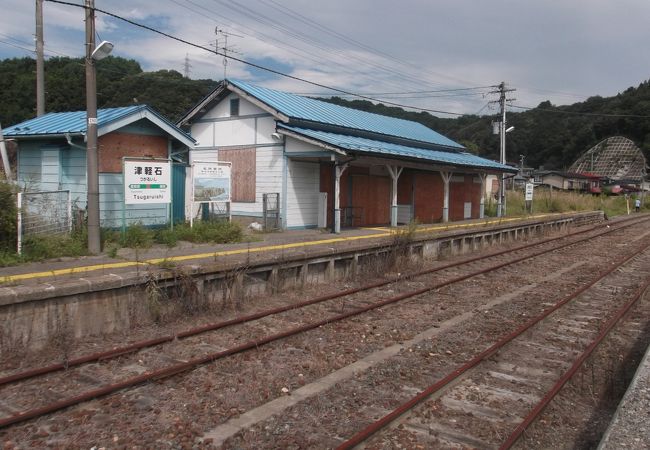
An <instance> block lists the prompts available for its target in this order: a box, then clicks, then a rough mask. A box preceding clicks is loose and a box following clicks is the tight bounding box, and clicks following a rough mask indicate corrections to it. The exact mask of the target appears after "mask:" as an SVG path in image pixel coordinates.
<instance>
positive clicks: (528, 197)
mask: <svg viewBox="0 0 650 450" xmlns="http://www.w3.org/2000/svg"><path fill="white" fill-rule="evenodd" d="M534 188H535V185H534V184H533V183H526V198H525V200H526V201H527V202H530V201H532V200H533V189H534Z"/></svg>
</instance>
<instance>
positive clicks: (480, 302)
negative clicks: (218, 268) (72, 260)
mask: <svg viewBox="0 0 650 450" xmlns="http://www.w3.org/2000/svg"><path fill="white" fill-rule="evenodd" d="M601 241H602V242H601V243H600V244H598V245H596V244H593V245H591V246H581V247H578V246H576V247H575V248H572V249H571V250H568V251H558V252H554V253H552V254H549V255H547V256H546V257H544V258H538V259H537V260H535V262H534V263H533V262H531V263H526V264H520V265H517V266H516V267H508V268H504V269H502V270H500V271H499V272H492V273H490V274H487V275H482V276H478V277H475V278H473V279H471V280H470V281H467V282H463V283H460V284H456V285H452V286H448V287H444V288H440V289H437V290H435V291H434V292H431V293H430V294H426V295H422V296H419V297H416V298H413V299H409V300H405V301H403V302H400V303H399V304H397V305H393V306H388V307H383V308H380V309H377V310H373V311H371V312H369V313H366V314H364V315H360V316H356V317H353V318H351V319H348V320H345V321H342V322H336V323H332V324H329V325H326V326H323V327H320V328H318V329H316V330H312V331H310V332H307V333H305V334H303V335H300V336H294V337H290V338H287V339H284V340H282V341H280V342H275V343H271V344H269V345H266V346H262V347H259V348H258V349H256V350H253V351H249V352H245V353H243V354H241V355H237V356H235V357H232V358H227V359H223V360H219V361H217V362H215V363H212V364H208V365H205V366H202V367H201V368H199V369H197V370H194V371H192V372H189V373H186V374H184V375H177V376H174V377H172V378H168V379H164V380H160V381H158V382H154V383H148V384H145V385H142V386H139V387H137V388H134V389H130V390H126V391H122V392H120V393H117V394H113V395H111V396H108V397H105V398H100V399H97V400H93V401H92V402H88V403H85V404H82V405H79V406H77V407H72V408H69V409H67V410H65V411H62V412H59V413H57V414H51V415H49V416H46V417H43V418H40V419H37V420H33V421H30V422H27V423H25V424H22V425H16V426H13V427H10V428H8V429H5V430H2V431H0V443H4V446H5V448H92V447H97V448H100V447H104V448H174V449H175V448H204V447H206V448H208V447H213V446H214V445H215V444H217V442H215V441H214V440H213V438H205V439H204V437H205V436H206V433H207V432H209V431H210V430H212V429H214V428H215V427H216V426H218V425H220V424H224V423H227V422H228V421H229V420H230V419H233V418H237V417H240V416H241V415H242V414H244V413H245V412H247V411H249V410H251V409H253V408H256V407H260V406H262V405H265V404H267V403H268V402H270V401H273V400H278V399H282V398H283V397H290V396H291V395H292V393H293V392H295V391H296V390H299V389H300V388H302V387H304V386H309V385H311V384H313V383H318V382H319V380H322V379H323V377H326V376H328V375H329V374H331V373H333V372H335V371H337V370H341V369H344V368H345V367H347V366H349V365H351V364H354V363H355V362H357V361H359V360H360V359H361V358H364V357H368V356H371V355H373V354H376V353H377V352H380V351H382V350H383V349H385V348H387V347H390V346H394V345H400V344H401V343H404V342H407V341H408V340H409V339H414V338H415V337H416V336H417V335H418V333H424V332H427V330H433V332H435V333H436V334H435V338H429V339H424V340H422V341H421V342H419V343H418V344H415V345H412V346H408V347H405V348H403V349H401V351H399V352H398V353H397V354H396V355H395V356H393V357H391V358H389V359H387V360H385V361H383V362H380V363H378V364H376V365H374V366H372V367H370V368H368V369H367V370H364V371H360V372H358V373H355V374H354V375H353V376H352V377H351V378H349V379H347V380H344V381H341V382H339V383H338V384H335V385H334V386H333V387H332V388H331V389H327V390H325V391H323V392H322V393H319V394H318V395H314V396H312V397H310V398H307V399H305V400H303V401H301V402H298V403H297V404H296V405H294V406H291V407H288V408H285V409H284V410H282V411H281V412H280V413H279V414H277V415H276V416H274V417H272V418H270V419H268V420H265V421H261V422H260V423H258V424H256V425H254V426H252V427H250V428H249V429H247V430H245V431H243V432H240V433H237V434H236V435H234V436H233V437H232V438H230V439H229V440H226V441H225V442H224V447H225V448H329V447H333V446H335V445H337V444H338V443H340V442H341V439H342V438H344V437H349V436H350V435H351V434H353V433H354V432H355V431H357V430H358V429H359V428H361V427H362V426H363V425H364V423H366V422H367V420H368V418H379V417H381V416H382V415H384V414H385V413H387V412H388V411H389V410H391V409H392V408H394V407H396V406H397V405H399V404H400V403H401V402H402V401H403V400H404V399H405V398H408V397H409V396H411V395H413V393H414V392H417V390H420V389H422V388H423V387H424V386H426V385H427V384H430V383H432V382H433V381H435V380H437V379H438V378H439V377H441V376H443V375H444V374H446V372H447V371H449V370H450V368H452V367H454V366H455V365H457V364H459V363H461V362H462V361H464V360H465V359H467V358H468V357H470V356H471V355H473V354H474V353H475V352H476V349H477V348H483V347H484V346H485V345H486V342H489V340H490V339H491V338H492V337H493V336H498V335H500V334H502V333H503V331H504V330H506V329H509V328H511V327H513V326H515V325H516V324H518V323H521V322H522V321H524V320H525V319H526V317H528V316H530V315H533V314H535V313H536V312H539V311H541V310H542V309H543V308H544V302H545V301H546V300H545V299H546V298H547V296H546V297H545V296H544V295H543V294H542V293H543V292H547V293H549V292H550V293H552V294H553V296H554V297H559V296H561V295H562V293H563V292H568V291H570V290H572V289H573V288H574V287H575V286H576V285H577V284H578V283H580V282H581V281H583V280H587V279H590V278H591V277H593V274H594V272H595V271H596V270H597V269H598V267H599V265H600V264H602V261H603V259H604V258H607V257H609V258H612V257H614V256H615V255H616V254H619V253H618V252H623V251H624V250H625V248H624V247H625V242H626V241H627V239H626V238H625V236H622V237H621V236H618V237H617V236H615V235H612V236H610V237H608V238H607V239H605V238H601ZM600 249H602V251H601V250H600ZM439 264H440V262H435V261H434V262H427V263H426V265H432V266H435V265H439ZM567 267H571V268H572V269H573V270H571V272H570V274H571V275H570V276H568V275H566V276H565V274H568V272H562V269H563V268H567ZM404 269H405V268H404V267H400V268H399V270H400V271H402V272H403V271H404ZM560 272H561V273H562V276H557V277H555V278H554V277H552V276H550V275H552V274H557V273H560ZM462 273H463V269H462V268H455V269H453V270H449V271H446V272H445V273H444V274H440V273H438V274H432V275H430V276H427V277H422V278H418V279H417V280H412V281H408V282H404V283H401V284H399V285H391V286H387V287H385V288H382V289H380V290H379V291H374V293H373V294H372V295H369V294H363V295H360V296H357V297H356V298H355V300H354V304H357V305H358V304H360V303H364V302H367V301H370V300H371V299H376V298H378V297H389V296H392V295H395V294H397V293H400V292H405V291H406V290H410V289H418V288H421V287H422V286H424V285H425V284H427V283H431V282H434V281H440V280H442V279H448V278H450V277H453V276H454V275H460V274H462ZM389 275H390V274H384V276H389ZM363 281H364V282H368V281H370V280H369V279H367V278H365V279H363ZM355 284H356V283H355V282H348V283H340V284H330V285H324V286H318V287H316V288H313V289H305V290H304V291H301V292H290V293H283V294H281V295H277V296H267V297H264V298H259V299H252V300H250V301H247V302H246V303H245V304H234V305H233V304H229V305H228V307H224V308H221V309H219V310H215V311H210V312H209V313H206V314H202V315H201V316H195V317H189V318H182V319H180V320H175V321H173V322H169V323H165V324H162V325H149V326H142V327H140V328H138V329H135V330H132V331H131V332H129V333H121V334H117V335H113V336H106V337H102V338H97V339H89V340H86V341H84V342H80V343H71V342H67V341H66V342H57V343H55V344H53V346H52V347H50V348H49V349H47V350H46V351H41V352H38V353H33V354H31V353H30V354H19V353H18V352H16V354H14V355H6V354H5V355H3V360H2V361H1V363H2V364H1V365H0V367H2V372H3V373H10V372H12V371H15V370H16V369H18V368H27V367H32V366H35V365H39V364H43V363H47V362H52V361H60V360H61V358H62V357H71V356H72V355H78V354H82V353H86V352H89V351H97V350H98V349H100V348H101V349H104V348H108V347H112V346H116V345H118V344H120V343H123V342H131V341H135V340H139V339H143V338H150V337H151V336H152V335H165V334H169V333H173V332H175V331H178V330H181V329H185V328H189V327H190V326H197V325H200V324H203V323H209V322H213V321H216V320H223V319H228V318H232V317H234V316H238V315H241V314H243V313H249V312H252V311H257V310H261V309H267V308H269V307H272V306H279V305H284V304H287V303H292V302H296V301H299V300H304V299H306V298H310V297H312V296H316V295H322V294H323V293H325V292H334V291H339V290H343V289H346V288H349V287H351V286H353V285H355ZM531 286H535V288H534V289H532V288H530V289H528V290H526V289H527V287H531ZM346 302H349V301H347V300H346V301H338V302H331V303H328V304H326V305H319V306H317V307H314V308H312V309H310V310H308V311H307V310H306V311H294V312H291V313H287V314H285V315H283V316H282V317H279V318H267V319H263V320H261V321H257V322H254V323H251V324H246V325H244V326H238V327H233V328H230V329H227V330H220V331H219V332H218V333H209V334H205V335H201V336H198V337H195V338H189V339H185V340H182V341H174V342H170V343H169V344H165V345H164V346H162V347H159V348H157V349H155V350H144V351H141V352H139V353H138V354H137V355H133V356H125V357H123V358H121V359H119V360H115V361H106V362H102V363H97V364H93V365H90V366H88V367H86V368H84V371H85V372H84V373H85V374H86V375H88V377H89V378H91V379H93V378H97V377H98V378H100V379H104V377H106V376H109V375H110V374H111V373H112V372H120V373H121V371H123V370H125V369H124V365H125V363H126V366H128V368H129V369H128V370H131V371H132V373H137V372H139V371H142V370H150V368H151V367H152V366H154V367H155V366H156V364H160V362H161V361H162V360H164V358H162V359H161V354H164V355H173V356H169V357H168V359H175V360H185V359H188V358H190V357H192V356H196V354H197V353H198V352H200V351H201V349H203V350H204V351H205V349H220V348H225V347H228V346H230V345H234V344H237V343H241V342H242V341H244V340H248V339H251V338H253V337H256V336H263V335H266V334H270V333H275V332H278V331H280V330H282V329H284V328H285V327H287V326H296V325H298V324H299V323H302V322H303V321H308V320H314V319H316V318H321V317H323V316H324V315H325V314H338V313H341V312H345V311H347V310H349V309H350V308H352V307H353V306H352V305H351V304H348V303H346ZM423 364H425V366H426V371H423V370H422V367H423ZM67 378H68V377H67V375H66V374H64V375H63V376H61V375H56V376H53V377H51V378H48V379H47V380H44V381H37V382H34V383H33V384H32V385H31V386H32V387H31V388H30V389H33V393H34V394H33V395H32V396H31V398H30V396H24V392H23V393H22V394H23V397H20V396H19V394H20V392H18V391H19V390H17V389H15V388H12V387H8V388H5V389H3V390H2V391H1V392H0V399H2V398H5V399H9V400H11V403H12V404H14V403H18V404H20V402H21V401H22V402H24V404H28V403H29V402H30V401H33V399H34V398H38V399H47V398H48V397H55V396H56V395H57V394H56V392H63V391H64V390H65V389H68V388H70V387H71V386H74V385H75V383H79V377H75V378H73V377H70V379H67ZM12 389H13V390H12ZM50 391H53V392H50ZM25 397H26V398H25ZM365 398H372V399H373V400H374V401H373V402H367V401H364V400H363V399H365ZM0 407H2V400H0ZM5 414H6V412H5ZM5 414H3V415H5ZM211 439H212V440H211ZM540 442H541V441H540Z"/></svg>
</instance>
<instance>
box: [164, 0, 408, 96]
mask: <svg viewBox="0 0 650 450" xmlns="http://www.w3.org/2000/svg"><path fill="white" fill-rule="evenodd" d="M169 1H170V2H172V3H174V4H176V5H177V6H180V7H182V8H184V9H186V10H188V11H191V12H193V13H195V14H197V15H199V16H201V17H205V15H206V13H207V14H208V15H210V16H211V17H212V18H215V19H217V18H218V19H219V20H225V21H228V22H230V23H231V24H232V25H237V27H236V30H237V31H238V32H239V33H242V34H243V35H245V36H248V37H250V38H252V39H255V40H257V41H258V42H261V43H262V44H264V45H271V46H273V47H276V48H282V49H284V50H285V51H288V52H289V53H291V54H293V55H295V56H297V57H298V58H302V59H303V60H308V61H311V62H313V63H314V64H316V65H320V64H322V63H323V59H317V58H316V57H314V54H313V52H308V51H307V50H303V49H301V48H299V47H296V46H295V45H292V44H290V43H288V42H286V41H284V40H282V39H280V38H277V37H275V36H272V35H270V34H268V33H264V32H262V31H260V30H259V29H257V28H256V29H251V32H247V31H246V30H247V29H248V27H246V26H245V25H244V24H242V23H240V22H238V21H237V20H235V19H233V18H232V17H229V16H226V15H224V14H223V13H217V12H215V11H213V10H211V9H208V8H206V7H205V6H203V5H201V4H198V3H196V2H194V1H192V0H185V2H186V3H189V4H191V5H193V6H195V7H196V8H200V9H201V10H203V11H205V12H204V13H202V12H199V11H197V10H196V9H194V8H192V7H190V6H187V5H185V4H183V3H180V2H179V1H177V0H169ZM299 40H301V39H299ZM330 62H331V63H332V64H333V65H335V66H337V67H338V68H339V69H340V70H341V71H342V72H345V73H347V74H349V75H351V76H359V75H363V76H364V77H365V78H367V79H369V80H373V81H375V82H377V83H381V84H389V85H392V86H395V87H400V86H399V85H397V84H395V83H393V82H390V81H386V80H382V79H379V78H376V77H375V74H376V71H374V72H369V71H365V70H364V71H362V70H359V68H358V67H357V68H355V69H351V68H349V67H348V66H345V65H343V64H341V63H339V62H337V61H333V60H330Z"/></svg>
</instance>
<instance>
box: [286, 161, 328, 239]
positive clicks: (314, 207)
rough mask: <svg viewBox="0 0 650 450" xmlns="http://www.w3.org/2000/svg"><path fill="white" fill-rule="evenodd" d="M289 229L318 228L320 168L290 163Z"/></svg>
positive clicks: (311, 164) (309, 164) (308, 164)
mask: <svg viewBox="0 0 650 450" xmlns="http://www.w3.org/2000/svg"><path fill="white" fill-rule="evenodd" d="M288 164H289V167H288V180H287V227H288V228H296V227H316V226H318V196H319V191H320V166H319V165H318V164H315V163H306V162H297V161H292V160H289V161H288Z"/></svg>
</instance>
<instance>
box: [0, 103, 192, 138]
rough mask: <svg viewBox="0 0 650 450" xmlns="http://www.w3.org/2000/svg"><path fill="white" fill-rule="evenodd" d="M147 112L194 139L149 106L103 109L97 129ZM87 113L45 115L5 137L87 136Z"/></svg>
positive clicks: (21, 125) (9, 131)
mask: <svg viewBox="0 0 650 450" xmlns="http://www.w3.org/2000/svg"><path fill="white" fill-rule="evenodd" d="M141 111H147V112H149V113H152V114H153V115H155V116H156V117H157V118H159V119H160V120H162V121H163V122H165V123H166V124H167V125H169V126H170V127H172V128H173V129H174V132H177V133H179V134H181V135H183V136H184V137H186V138H187V139H189V140H190V141H194V139H193V138H192V137H191V136H190V135H189V134H187V133H185V132H184V131H183V130H181V129H180V128H178V127H177V126H176V125H174V124H173V123H172V122H170V121H169V120H167V119H166V118H165V117H163V116H162V115H161V114H160V113H158V112H157V111H155V110H154V109H152V108H151V107H149V106H147V105H133V106H124V107H120V108H102V109H98V110H97V128H98V129H99V130H101V128H102V127H104V126H107V125H109V124H111V123H113V122H115V121H118V120H120V119H123V118H126V117H128V116H130V115H132V114H135V113H139V112H141ZM86 130H87V126H86V111H70V112H56V113H48V114H44V115H42V116H40V117H36V118H34V119H30V120H26V121H25V122H21V123H19V124H17V125H13V126H11V127H9V128H6V129H4V130H3V133H4V135H5V136H9V137H20V136H24V137H27V136H29V137H35V136H41V135H42V136H52V135H64V134H73V135H74V134H85V133H86Z"/></svg>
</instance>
